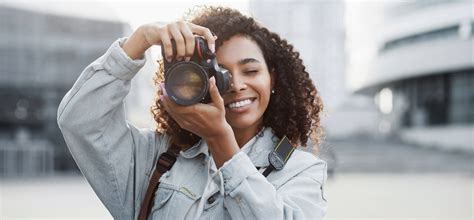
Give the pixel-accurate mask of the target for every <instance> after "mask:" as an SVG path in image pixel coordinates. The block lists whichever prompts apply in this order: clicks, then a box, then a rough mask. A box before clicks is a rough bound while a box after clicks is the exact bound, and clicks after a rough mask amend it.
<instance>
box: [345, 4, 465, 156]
mask: <svg viewBox="0 0 474 220" xmlns="http://www.w3.org/2000/svg"><path fill="white" fill-rule="evenodd" d="M473 4H474V3H473V2H472V1H470V0H462V1H461V0H460V1H451V0H436V1H421V0H420V1H390V2H383V3H379V6H378V7H365V10H363V11H362V12H361V14H366V15H371V14H379V15H380V16H379V17H378V19H374V20H378V21H379V22H378V23H377V25H374V26H373V28H372V29H370V31H368V32H370V33H373V34H374V35H375V36H376V38H375V39H376V40H374V41H372V42H371V43H372V44H373V46H374V48H375V54H374V56H373V58H374V59H373V60H372V62H371V67H370V68H368V69H369V71H367V72H365V73H364V74H361V72H352V77H357V78H358V79H360V80H359V82H358V83H357V84H354V86H353V89H354V91H355V92H357V93H362V94H367V95H370V96H373V97H374V98H375V100H376V102H377V104H378V105H379V108H380V113H381V116H382V119H381V121H380V128H381V130H383V131H385V132H387V133H388V134H390V135H393V136H396V137H399V138H401V139H402V140H405V141H407V142H412V143H417V144H420V145H426V146H435V147H441V148H446V149H462V150H468V151H474V111H473V109H474V9H473V8H474V6H473ZM356 7H358V6H357V5H356ZM360 8H362V7H360ZM372 18H374V17H372ZM365 34H367V33H365ZM357 55H358V54H357V53H356V52H354V53H351V56H352V57H355V56H357Z"/></svg>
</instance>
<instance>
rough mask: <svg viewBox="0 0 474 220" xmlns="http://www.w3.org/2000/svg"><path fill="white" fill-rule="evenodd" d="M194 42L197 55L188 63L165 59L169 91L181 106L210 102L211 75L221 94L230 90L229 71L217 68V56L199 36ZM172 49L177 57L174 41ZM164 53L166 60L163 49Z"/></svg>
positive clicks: (172, 98) (166, 83)
mask: <svg viewBox="0 0 474 220" xmlns="http://www.w3.org/2000/svg"><path fill="white" fill-rule="evenodd" d="M194 40H195V47H194V53H193V55H192V57H191V59H190V60H189V61H178V60H176V58H175V57H173V60H172V61H171V62H168V61H167V60H166V59H163V60H164V70H165V89H166V92H167V93H168V97H169V98H170V99H171V100H172V101H174V102H175V103H177V104H180V105H193V104H196V103H198V102H201V103H210V102H211V97H210V94H209V91H208V88H209V79H210V78H211V77H212V76H214V78H215V79H216V86H217V88H218V90H219V94H220V95H223V94H224V93H225V92H226V91H227V90H228V89H229V84H230V77H231V76H230V74H229V71H228V70H226V69H224V68H221V67H220V66H219V65H218V63H217V60H216V54H215V53H212V52H211V50H210V49H209V47H208V45H207V42H206V41H205V39H204V38H202V37H199V36H196V37H195V38H194ZM172 47H173V55H176V43H175V41H174V40H172ZM161 54H162V56H163V57H165V55H164V50H163V49H162V50H161Z"/></svg>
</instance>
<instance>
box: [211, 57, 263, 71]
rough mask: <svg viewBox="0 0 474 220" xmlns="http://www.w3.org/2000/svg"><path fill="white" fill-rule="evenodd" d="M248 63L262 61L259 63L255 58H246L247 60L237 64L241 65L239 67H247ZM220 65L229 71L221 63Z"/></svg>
mask: <svg viewBox="0 0 474 220" xmlns="http://www.w3.org/2000/svg"><path fill="white" fill-rule="evenodd" d="M247 63H260V61H258V60H257V59H255V58H245V59H241V60H239V61H238V62H237V64H239V66H242V65H245V64H247ZM219 65H220V66H223V67H224V68H226V69H228V68H227V67H226V66H225V65H224V64H221V63H219Z"/></svg>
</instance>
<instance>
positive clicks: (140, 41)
mask: <svg viewBox="0 0 474 220" xmlns="http://www.w3.org/2000/svg"><path fill="white" fill-rule="evenodd" d="M143 29H144V27H143V26H140V27H139V28H138V29H137V30H136V31H135V32H133V34H132V35H131V36H130V37H129V38H128V39H127V40H126V41H125V43H124V44H123V45H122V49H123V50H124V51H125V53H126V54H127V55H128V56H129V57H130V58H131V59H133V60H135V59H139V58H142V57H143V55H144V53H145V51H146V50H148V48H150V47H151V45H150V44H149V43H148V41H147V40H146V39H145V35H144V30H143Z"/></svg>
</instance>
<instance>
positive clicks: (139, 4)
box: [0, 0, 249, 29]
mask: <svg viewBox="0 0 474 220" xmlns="http://www.w3.org/2000/svg"><path fill="white" fill-rule="evenodd" d="M0 4H5V5H14V6H15V7H22V8H27V9H33V10H36V11H43V12H47V13H56V14H61V15H69V16H77V17H89V18H94V19H103V20H117V19H119V20H121V21H124V22H127V23H129V24H130V25H131V26H132V28H134V29H135V28H137V27H138V26H140V25H141V24H145V23H150V22H155V21H160V22H170V21H175V20H178V19H179V18H180V17H181V16H182V15H184V14H185V12H186V11H187V10H188V9H189V8H192V7H194V6H197V5H204V4H206V5H224V6H230V7H233V8H236V9H238V10H240V11H241V12H242V13H244V14H248V11H249V9H248V5H249V4H248V0H231V1H216V0H141V1H131V0H128V1H124V0H26V1H25V0H15V1H13V0H0Z"/></svg>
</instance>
